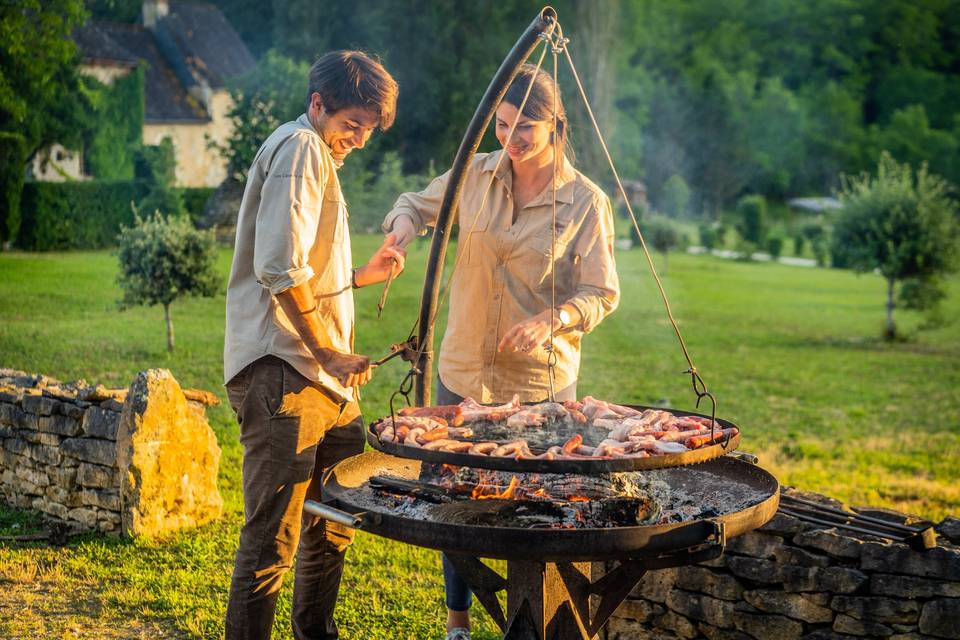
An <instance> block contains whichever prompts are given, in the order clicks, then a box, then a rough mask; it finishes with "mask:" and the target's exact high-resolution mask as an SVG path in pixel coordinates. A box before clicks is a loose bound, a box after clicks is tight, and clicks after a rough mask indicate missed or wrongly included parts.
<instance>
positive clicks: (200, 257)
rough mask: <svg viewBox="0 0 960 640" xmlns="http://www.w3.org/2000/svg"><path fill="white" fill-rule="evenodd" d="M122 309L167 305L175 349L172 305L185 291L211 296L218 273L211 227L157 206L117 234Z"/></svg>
mask: <svg viewBox="0 0 960 640" xmlns="http://www.w3.org/2000/svg"><path fill="white" fill-rule="evenodd" d="M118 256H119V260H120V275H119V276H118V277H117V283H118V284H119V285H120V287H121V288H122V289H123V298H122V299H121V300H120V301H119V305H120V308H121V309H127V308H129V307H133V306H138V305H146V306H153V305H155V304H161V305H163V315H164V319H165V320H166V325H167V350H168V351H173V346H174V335H173V318H172V317H171V315H170V305H171V304H172V303H173V302H174V301H175V300H176V299H177V298H180V297H183V296H192V295H201V296H205V297H212V296H214V295H216V293H217V290H218V284H219V278H218V276H217V272H216V269H215V268H214V266H215V264H216V259H217V245H216V240H215V238H214V234H213V231H198V230H197V229H194V227H193V224H192V223H191V222H190V220H189V219H188V218H187V217H186V216H170V217H167V218H164V217H163V216H162V215H160V213H159V212H154V214H153V216H151V217H149V218H146V219H145V220H144V219H141V218H140V216H139V215H137V213H136V210H134V224H133V226H132V227H123V229H122V230H121V232H120V237H119V248H118Z"/></svg>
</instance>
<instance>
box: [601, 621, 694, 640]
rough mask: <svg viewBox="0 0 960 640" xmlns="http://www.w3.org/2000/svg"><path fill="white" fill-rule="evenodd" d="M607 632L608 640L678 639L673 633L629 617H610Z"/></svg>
mask: <svg viewBox="0 0 960 640" xmlns="http://www.w3.org/2000/svg"><path fill="white" fill-rule="evenodd" d="M606 632H607V636H606V637H607V640H661V639H663V640H678V638H677V636H675V635H673V634H672V633H664V632H663V630H662V629H657V630H656V631H654V630H653V629H649V628H647V626H646V625H645V624H643V623H641V622H637V621H635V620H630V619H629V618H610V621H609V622H608V623H607V626H606Z"/></svg>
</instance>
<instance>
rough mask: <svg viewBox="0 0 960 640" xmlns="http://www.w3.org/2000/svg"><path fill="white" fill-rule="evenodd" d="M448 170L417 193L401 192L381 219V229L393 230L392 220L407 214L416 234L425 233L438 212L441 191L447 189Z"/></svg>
mask: <svg viewBox="0 0 960 640" xmlns="http://www.w3.org/2000/svg"><path fill="white" fill-rule="evenodd" d="M449 179H450V172H449V171H447V172H446V173H444V174H442V175H440V176H437V177H436V178H434V179H433V180H432V181H431V182H430V184H428V185H427V188H426V189H424V190H423V191H420V192H419V193H413V192H410V193H402V194H400V197H399V198H397V201H396V202H395V203H394V205H393V209H391V210H390V213H388V214H387V217H386V218H384V220H383V230H384V232H386V233H389V232H390V231H393V222H394V221H395V220H396V219H397V218H398V217H400V216H407V217H408V218H410V219H411V220H412V221H413V225H414V227H416V229H417V235H418V236H422V235H424V234H426V233H427V227H432V226H433V225H434V224H435V223H436V221H437V215H439V213H440V204H441V203H442V202H443V192H444V191H446V189H447V182H448V181H449Z"/></svg>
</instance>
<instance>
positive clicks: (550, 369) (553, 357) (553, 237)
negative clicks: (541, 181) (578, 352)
mask: <svg viewBox="0 0 960 640" xmlns="http://www.w3.org/2000/svg"><path fill="white" fill-rule="evenodd" d="M567 42H569V40H568V39H567V38H564V37H563V29H562V28H561V27H560V24H559V23H558V24H557V28H556V30H555V31H554V33H553V37H552V38H551V40H550V48H551V50H552V52H553V87H554V90H553V133H552V134H551V135H552V136H553V176H552V180H553V209H552V220H551V224H550V342H549V343H548V344H547V347H546V350H547V382H548V384H549V385H550V402H556V401H557V385H556V367H557V363H558V361H559V358H558V356H557V352H556V348H555V343H554V336H555V333H556V332H555V330H554V325H555V324H556V314H557V269H556V259H557V258H556V249H557V166H558V165H559V164H560V163H562V162H563V158H564V155H563V154H564V149H562V148H560V149H558V145H559V141H560V139H559V136H558V131H557V111H558V110H559V104H558V101H559V96H558V93H559V86H560V85H559V84H558V83H557V67H558V66H559V65H558V63H557V58H558V56H559V55H560V52H561V51H563V49H564V47H566V44H567ZM532 84H533V83H532V82H531V86H532Z"/></svg>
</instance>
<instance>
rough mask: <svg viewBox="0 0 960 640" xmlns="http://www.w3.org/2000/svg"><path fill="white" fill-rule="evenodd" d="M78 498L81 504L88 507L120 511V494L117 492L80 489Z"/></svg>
mask: <svg viewBox="0 0 960 640" xmlns="http://www.w3.org/2000/svg"><path fill="white" fill-rule="evenodd" d="M80 498H81V500H82V501H83V504H84V505H86V506H90V507H100V508H101V509H109V510H110V511H120V494H119V493H118V492H117V491H111V490H105V491H100V490H97V489H82V490H81V491H80Z"/></svg>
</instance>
